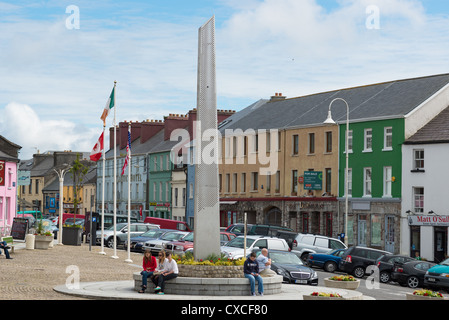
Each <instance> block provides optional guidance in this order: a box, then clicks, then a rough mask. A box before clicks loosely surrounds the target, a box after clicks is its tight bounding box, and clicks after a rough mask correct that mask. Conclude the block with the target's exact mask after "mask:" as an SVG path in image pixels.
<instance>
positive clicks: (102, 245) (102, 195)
mask: <svg viewBox="0 0 449 320" xmlns="http://www.w3.org/2000/svg"><path fill="white" fill-rule="evenodd" d="M105 131H106V123H103V182H102V183H101V187H102V191H101V238H100V239H101V241H100V242H101V251H100V252H99V253H100V254H103V255H105V254H106V252H104V241H103V239H104V183H105V175H106V148H105V144H104V132H105ZM91 215H92V213H91ZM91 219H92V217H91Z"/></svg>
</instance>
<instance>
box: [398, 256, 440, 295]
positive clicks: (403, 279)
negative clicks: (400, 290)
mask: <svg viewBox="0 0 449 320" xmlns="http://www.w3.org/2000/svg"><path fill="white" fill-rule="evenodd" d="M434 265H435V263H432V262H428V261H421V260H414V259H413V260H412V261H408V262H405V263H403V264H401V263H397V264H395V265H394V267H393V272H392V273H391V280H393V281H396V282H397V283H399V284H400V285H401V286H408V287H409V288H418V287H422V286H423V284H424V275H425V274H426V272H427V270H428V269H429V268H431V267H432V266H434Z"/></svg>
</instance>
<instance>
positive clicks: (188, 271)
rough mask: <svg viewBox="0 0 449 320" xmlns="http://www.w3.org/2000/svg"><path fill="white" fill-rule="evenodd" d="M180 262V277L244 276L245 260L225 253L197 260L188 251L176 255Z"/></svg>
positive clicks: (175, 258) (176, 259)
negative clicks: (235, 258)
mask: <svg viewBox="0 0 449 320" xmlns="http://www.w3.org/2000/svg"><path fill="white" fill-rule="evenodd" d="M173 259H174V260H175V261H176V263H177V264H178V270H179V276H180V277H191V278H243V277H244V276H243V264H244V262H245V260H244V259H243V258H242V259H238V260H232V259H228V258H226V257H225V256H224V255H221V256H219V257H218V256H216V255H210V256H209V257H207V259H204V260H202V259H201V260H195V259H194V257H193V254H192V253H190V252H187V253H186V254H185V255H183V256H178V255H174V256H173Z"/></svg>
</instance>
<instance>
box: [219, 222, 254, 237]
mask: <svg viewBox="0 0 449 320" xmlns="http://www.w3.org/2000/svg"><path fill="white" fill-rule="evenodd" d="M252 226H253V225H252V224H247V225H246V229H247V230H246V234H248V230H250V229H251V227H252ZM224 231H225V232H231V233H233V234H235V235H237V236H242V235H244V233H245V225H244V224H243V223H236V224H231V225H229V226H228V227H227V228H226V229H225V230H224Z"/></svg>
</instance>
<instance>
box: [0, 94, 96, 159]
mask: <svg viewBox="0 0 449 320" xmlns="http://www.w3.org/2000/svg"><path fill="white" fill-rule="evenodd" d="M0 134H1V135H3V136H4V137H5V138H7V139H9V140H11V141H12V142H14V143H16V144H18V145H20V146H21V147H22V149H21V150H20V159H29V158H31V157H32V155H33V153H36V151H37V150H39V151H40V152H45V151H50V150H57V151H62V150H73V151H90V150H92V148H93V146H94V144H95V143H94V141H95V139H98V137H99V136H100V134H101V132H96V131H95V130H93V129H87V128H86V127H84V126H82V125H79V124H76V123H74V122H71V121H67V120H60V121H57V120H42V119H41V118H40V117H39V116H38V115H37V113H36V112H35V111H34V110H33V108H32V107H30V106H29V105H26V104H20V103H15V102H12V103H9V104H8V105H7V106H6V107H5V108H4V111H3V116H2V118H1V120H0ZM97 135H98V136H97Z"/></svg>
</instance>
